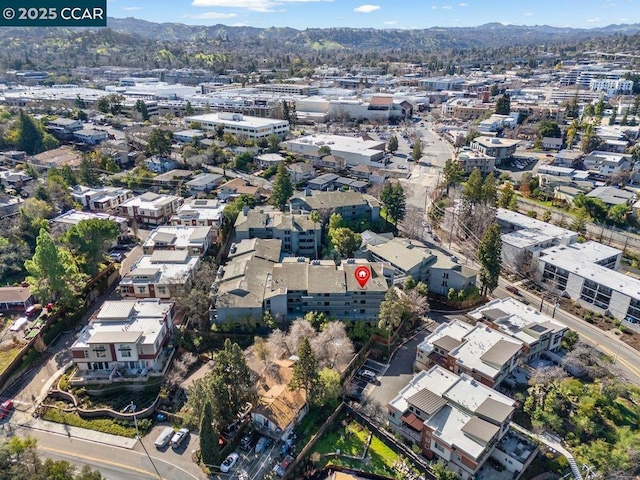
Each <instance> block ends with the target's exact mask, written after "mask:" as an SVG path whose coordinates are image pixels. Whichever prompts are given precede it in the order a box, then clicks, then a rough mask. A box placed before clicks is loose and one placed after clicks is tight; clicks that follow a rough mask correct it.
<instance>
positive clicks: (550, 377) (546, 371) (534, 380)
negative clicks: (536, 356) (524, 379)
mask: <svg viewBox="0 0 640 480" xmlns="http://www.w3.org/2000/svg"><path fill="white" fill-rule="evenodd" d="M567 376H568V375H567V372H566V371H565V369H564V368H562V367H558V366H553V367H541V368H536V369H535V370H534V371H533V373H532V374H531V378H529V385H549V384H550V383H553V382H555V381H557V380H562V379H564V378H567Z"/></svg>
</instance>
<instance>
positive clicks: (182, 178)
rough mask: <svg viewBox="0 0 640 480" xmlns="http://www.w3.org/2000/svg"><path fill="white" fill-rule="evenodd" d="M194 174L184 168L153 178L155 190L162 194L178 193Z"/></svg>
mask: <svg viewBox="0 0 640 480" xmlns="http://www.w3.org/2000/svg"><path fill="white" fill-rule="evenodd" d="M192 176H193V172H192V171H191V170H186V169H183V168H174V169H172V170H169V171H167V172H164V173H160V174H159V175H156V176H155V177H153V190H154V191H157V192H160V190H165V191H178V190H180V187H181V186H182V185H183V184H184V183H185V182H187V181H189V180H190V179H191V177H192Z"/></svg>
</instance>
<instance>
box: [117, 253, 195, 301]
mask: <svg viewBox="0 0 640 480" xmlns="http://www.w3.org/2000/svg"><path fill="white" fill-rule="evenodd" d="M199 261H200V257H199V256H198V255H194V256H191V255H190V254H189V252H188V251H187V250H158V249H157V250H155V251H154V252H153V253H152V254H151V255H143V256H142V257H141V258H140V259H139V260H138V261H137V262H136V263H135V264H134V265H133V266H132V267H131V270H130V271H129V273H127V274H126V275H125V276H124V277H123V278H122V280H120V285H119V289H120V295H121V296H122V298H162V299H169V298H175V297H177V296H179V295H183V294H185V293H186V292H188V291H189V289H190V288H191V283H192V280H193V275H194V273H195V271H196V269H197V267H198V264H199Z"/></svg>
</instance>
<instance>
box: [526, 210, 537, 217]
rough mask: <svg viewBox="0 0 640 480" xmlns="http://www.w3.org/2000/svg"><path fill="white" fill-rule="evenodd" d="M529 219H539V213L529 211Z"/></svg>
mask: <svg viewBox="0 0 640 480" xmlns="http://www.w3.org/2000/svg"><path fill="white" fill-rule="evenodd" d="M527 217H531V218H537V217H538V212H536V211H535V210H529V211H528V212H527Z"/></svg>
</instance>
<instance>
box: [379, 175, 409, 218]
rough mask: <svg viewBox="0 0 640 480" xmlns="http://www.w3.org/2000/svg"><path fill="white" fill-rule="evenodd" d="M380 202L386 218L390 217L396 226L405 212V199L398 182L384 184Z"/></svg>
mask: <svg viewBox="0 0 640 480" xmlns="http://www.w3.org/2000/svg"><path fill="white" fill-rule="evenodd" d="M380 200H381V201H382V204H383V205H384V209H385V211H386V212H387V216H388V217H391V218H392V219H393V221H394V222H395V223H396V225H397V224H398V223H399V222H401V221H402V220H403V219H404V217H405V215H406V212H407V198H406V196H405V194H404V189H403V188H402V185H400V183H399V182H396V183H391V182H386V183H385V184H384V186H383V187H382V193H381V194H380Z"/></svg>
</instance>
